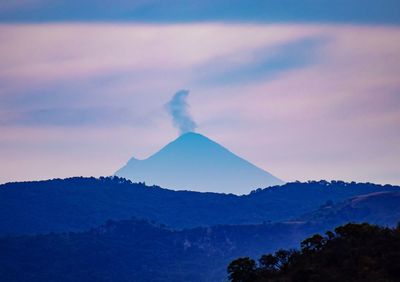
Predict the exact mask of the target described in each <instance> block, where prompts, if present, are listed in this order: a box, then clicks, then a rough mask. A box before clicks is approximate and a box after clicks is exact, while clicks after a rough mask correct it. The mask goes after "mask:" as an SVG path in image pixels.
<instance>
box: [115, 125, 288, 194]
mask: <svg viewBox="0 0 400 282" xmlns="http://www.w3.org/2000/svg"><path fill="white" fill-rule="evenodd" d="M115 175H117V176H120V177H124V178H126V179H130V180H132V181H134V182H145V183H146V184H147V185H149V184H150V185H153V184H154V185H158V186H161V187H165V188H170V189H174V190H194V191H200V192H218V193H234V194H247V193H249V192H250V191H251V190H254V189H256V188H265V187H268V186H274V185H280V184H283V183H284V182H283V181H282V180H280V179H278V178H277V177H275V176H273V175H272V174H270V173H268V172H267V171H265V170H263V169H261V168H259V167H257V166H255V165H253V164H251V163H250V162H248V161H246V160H244V159H242V158H241V157H239V156H237V155H235V154H234V153H232V152H230V151H229V150H228V149H226V148H224V147H223V146H221V145H219V144H218V143H216V142H214V141H212V140H210V139H209V138H207V137H205V136H204V135H201V134H198V133H193V132H189V133H185V134H183V135H181V136H180V137H178V138H177V139H176V140H174V141H172V142H171V143H169V144H167V145H166V146H165V147H164V148H162V149H161V150H160V151H158V152H157V153H155V154H154V155H152V156H150V157H149V158H147V159H144V160H138V159H135V158H131V159H130V160H129V161H128V163H127V164H126V165H125V166H123V167H122V168H121V169H119V170H118V171H117V172H116V173H115Z"/></svg>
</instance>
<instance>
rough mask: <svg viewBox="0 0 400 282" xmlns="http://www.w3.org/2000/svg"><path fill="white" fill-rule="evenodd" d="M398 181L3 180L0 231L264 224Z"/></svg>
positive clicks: (387, 187)
mask: <svg viewBox="0 0 400 282" xmlns="http://www.w3.org/2000/svg"><path fill="white" fill-rule="evenodd" d="M388 191H399V187H398V186H390V185H385V186H382V185H375V184H371V183H364V184H362V183H345V182H340V181H334V182H326V181H319V182H308V183H297V182H295V183H287V184H285V185H282V186H276V187H270V188H266V189H259V190H257V191H254V192H253V193H250V194H249V195H245V196H236V195H233V194H217V193H199V192H189V191H172V190H167V189H163V188H160V187H157V186H150V187H149V186H145V185H144V184H141V183H138V184H135V183H131V182H130V181H127V180H125V179H122V178H118V177H110V178H100V179H95V178H83V177H77V178H69V179H63V180H62V179H54V180H48V181H38V182H19V183H8V184H3V185H0V235H1V234H3V235H4V234H34V233H46V232H64V231H82V230H87V229H88V228H91V227H96V226H98V225H100V224H103V223H104V222H105V221H106V220H108V219H113V220H123V219H129V218H131V217H132V216H134V217H137V218H143V219H149V220H155V221H156V222H159V223H164V224H166V225H168V226H171V227H172V228H185V227H186V228H190V227H197V226H211V225H218V224H236V225H238V224H259V223H263V222H279V221H287V220H290V219H293V218H298V217H300V216H301V215H303V214H305V213H307V212H311V211H313V210H315V209H317V208H319V207H320V206H322V205H324V204H325V203H326V202H327V201H332V202H334V203H337V202H341V201H343V200H345V199H348V198H350V197H354V196H357V195H363V194H368V193H376V192H388Z"/></svg>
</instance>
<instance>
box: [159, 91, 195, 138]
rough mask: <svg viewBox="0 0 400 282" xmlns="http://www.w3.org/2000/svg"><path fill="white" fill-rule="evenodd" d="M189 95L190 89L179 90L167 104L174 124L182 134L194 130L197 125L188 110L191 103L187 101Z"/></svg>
mask: <svg viewBox="0 0 400 282" xmlns="http://www.w3.org/2000/svg"><path fill="white" fill-rule="evenodd" d="M188 95H189V91H188V90H179V91H178V92H176V93H175V95H174V96H173V97H172V99H171V100H170V101H169V102H168V103H167V105H166V107H167V110H168V112H169V113H170V115H171V116H172V120H173V122H174V126H175V127H176V128H178V129H179V132H180V134H184V133H186V132H192V131H194V130H195V129H196V127H197V125H196V123H195V122H194V120H193V119H192V117H191V116H190V114H189V111H188V107H189V105H188V103H187V102H186V99H187V96H188Z"/></svg>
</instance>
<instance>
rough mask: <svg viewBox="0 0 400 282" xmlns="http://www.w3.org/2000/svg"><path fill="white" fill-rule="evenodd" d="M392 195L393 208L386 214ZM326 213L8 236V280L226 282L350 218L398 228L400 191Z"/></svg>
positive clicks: (2, 272) (135, 223) (133, 222)
mask: <svg viewBox="0 0 400 282" xmlns="http://www.w3.org/2000/svg"><path fill="white" fill-rule="evenodd" d="M383 195H384V196H383ZM384 197H389V200H388V202H389V203H391V206H390V209H389V208H387V209H382V206H381V205H382V201H386V200H385V199H384ZM365 199H366V200H365ZM350 206H351V209H354V210H364V209H365V207H366V206H367V207H368V211H369V213H365V212H362V213H352V212H348V208H349V207H350ZM323 209H327V207H323V208H321V209H318V210H317V211H315V212H314V213H308V214H307V215H305V216H304V217H303V221H297V222H286V223H273V224H272V223H265V224H259V225H220V226H210V227H198V228H192V229H183V230H174V229H171V228H168V227H166V226H163V225H159V224H155V223H151V222H148V221H144V220H138V219H130V220H125V221H108V222H107V223H106V224H104V225H102V226H100V227H97V228H94V229H91V230H90V231H86V232H79V233H63V234H54V233H52V234H48V235H36V236H18V237H3V238H0V250H1V252H0V281H9V282H13V281H32V282H34V281H59V282H64V281H77V282H79V281H85V282H86V281H224V280H225V279H226V266H227V265H228V264H229V262H230V261H232V260H233V259H235V258H238V257H244V256H249V257H260V256H261V255H262V254H264V253H269V252H274V251H276V250H277V249H280V248H296V247H298V246H299V244H300V241H301V240H302V239H303V238H306V237H308V236H310V235H312V234H315V233H318V232H324V231H325V230H327V229H332V228H334V227H336V226H337V225H339V224H342V223H343V220H344V217H345V220H347V221H355V222H364V221H369V220H371V219H378V217H374V215H379V218H380V221H381V222H384V223H389V222H390V225H394V224H395V223H396V222H397V221H400V217H397V218H396V219H397V221H396V220H395V219H394V217H393V215H397V216H398V215H400V197H399V192H393V193H384V194H383V193H373V194H369V195H365V196H357V197H355V198H353V199H352V200H348V201H345V202H344V203H338V204H337V205H333V206H332V207H330V208H328V209H331V210H332V211H334V212H327V213H325V214H323V216H321V210H323ZM342 212H343V213H344V215H343V216H341V215H340V213H342ZM305 218H308V219H309V221H305V220H304V219H305ZM249 281H251V280H249ZM290 281H291V280H290ZM319 281H321V280H319ZM336 281H339V280H336ZM341 281H342V280H341Z"/></svg>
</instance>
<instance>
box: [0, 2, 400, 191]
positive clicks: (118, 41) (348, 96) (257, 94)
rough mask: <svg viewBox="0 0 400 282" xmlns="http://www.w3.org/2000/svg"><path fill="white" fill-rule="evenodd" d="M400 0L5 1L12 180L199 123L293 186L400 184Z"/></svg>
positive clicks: (132, 147) (157, 141)
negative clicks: (183, 105)
mask: <svg viewBox="0 0 400 282" xmlns="http://www.w3.org/2000/svg"><path fill="white" fill-rule="evenodd" d="M399 6H400V4H398V1H389V0H387V1H369V0H366V1H365V0H364V1H358V0H357V1H284V0H282V1H208V0H205V1H149V0H142V1H93V0H89V1H84V2H82V1H64V0H60V1H50V0H17V1H0V40H1V42H2V44H1V45H0V131H1V135H0V156H1V158H0V169H1V170H2V172H3V173H2V175H1V176H0V182H6V181H14V180H31V179H44V178H53V177H67V176H73V175H94V176H99V175H109V174H112V173H113V172H114V171H116V170H117V169H118V168H119V167H121V166H122V165H123V164H124V163H125V162H126V161H127V160H128V159H129V158H130V157H132V156H135V157H137V158H146V157H148V156H149V155H151V154H152V153H154V152H155V151H156V150H158V149H159V148H160V147H161V146H163V145H165V144H166V143H168V142H169V141H171V140H172V139H174V138H176V137H177V136H178V131H177V130H176V128H174V126H173V122H172V119H171V117H170V115H169V114H168V111H166V106H165V105H166V103H168V101H170V99H171V97H172V96H173V95H174V94H175V93H176V92H177V91H178V90H180V89H188V90H189V91H190V92H189V95H188V103H189V105H190V108H189V111H190V112H189V113H188V114H190V116H192V117H193V119H194V122H195V123H196V124H197V126H198V127H197V131H198V132H199V133H203V134H205V135H207V136H208V137H209V138H211V139H214V140H215V141H217V142H219V143H221V144H222V145H224V146H226V147H227V148H229V149H230V150H232V151H233V152H235V153H237V154H238V155H240V156H242V157H244V158H246V159H248V160H249V161H251V162H253V163H255V164H256V165H258V166H260V167H262V168H264V169H265V170H268V171H270V172H271V173H273V174H275V175H277V176H278V177H280V178H282V179H284V180H286V181H292V180H309V179H343V180H348V181H352V180H354V181H371V182H378V183H393V184H400V170H399V169H400V166H399V165H398V163H399V160H400V113H399V109H400V93H399V92H400V80H399V77H400V52H399V50H400V27H399V23H400V12H399V11H400V7H399Z"/></svg>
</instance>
